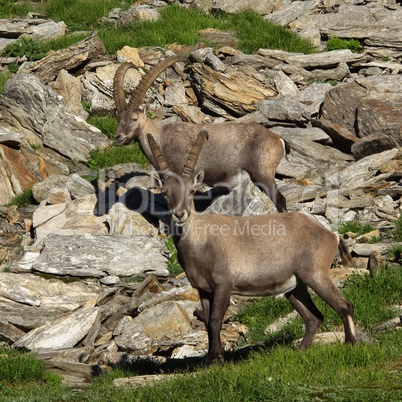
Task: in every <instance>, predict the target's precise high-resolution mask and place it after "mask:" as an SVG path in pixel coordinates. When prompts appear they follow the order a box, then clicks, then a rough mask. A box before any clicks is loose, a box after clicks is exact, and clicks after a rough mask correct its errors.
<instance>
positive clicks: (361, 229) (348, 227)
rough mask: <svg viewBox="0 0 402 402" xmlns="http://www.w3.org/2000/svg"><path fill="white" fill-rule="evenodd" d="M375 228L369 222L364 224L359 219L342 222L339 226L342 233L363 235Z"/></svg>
mask: <svg viewBox="0 0 402 402" xmlns="http://www.w3.org/2000/svg"><path fill="white" fill-rule="evenodd" d="M372 230H374V228H373V226H372V225H371V224H369V223H367V224H364V223H361V222H357V221H350V222H342V223H341V224H340V225H339V227H338V232H339V233H340V234H345V233H349V232H351V233H353V234H354V235H356V237H357V236H361V235H363V234H366V233H369V232H371V231H372Z"/></svg>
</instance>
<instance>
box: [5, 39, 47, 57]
mask: <svg viewBox="0 0 402 402" xmlns="http://www.w3.org/2000/svg"><path fill="white" fill-rule="evenodd" d="M1 55H2V56H3V57H22V56H25V57H26V58H27V59H28V60H29V61H35V60H40V59H42V58H43V57H45V56H46V52H45V51H44V49H43V45H42V44H41V42H39V41H35V40H32V39H31V38H25V37H24V38H22V39H18V40H17V41H15V42H13V43H10V44H8V45H7V46H6V47H5V48H4V49H3V50H2V52H1Z"/></svg>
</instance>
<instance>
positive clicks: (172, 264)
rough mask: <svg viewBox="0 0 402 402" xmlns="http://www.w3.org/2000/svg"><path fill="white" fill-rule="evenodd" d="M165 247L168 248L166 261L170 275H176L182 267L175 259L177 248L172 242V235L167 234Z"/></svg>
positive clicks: (181, 270)
mask: <svg viewBox="0 0 402 402" xmlns="http://www.w3.org/2000/svg"><path fill="white" fill-rule="evenodd" d="M166 247H167V249H168V250H169V260H168V262H167V265H168V270H169V274H170V276H173V277H174V276H177V275H179V274H181V273H182V272H183V268H182V267H181V265H180V264H179V261H178V260H177V250H176V246H175V245H174V242H173V237H172V236H169V237H168V238H167V240H166Z"/></svg>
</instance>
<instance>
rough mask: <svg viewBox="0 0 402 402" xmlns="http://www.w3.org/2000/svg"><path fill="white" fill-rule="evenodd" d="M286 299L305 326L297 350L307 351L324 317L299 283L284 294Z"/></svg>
mask: <svg viewBox="0 0 402 402" xmlns="http://www.w3.org/2000/svg"><path fill="white" fill-rule="evenodd" d="M286 297H287V299H288V300H289V302H290V304H291V305H292V306H293V308H294V309H295V310H296V311H297V312H298V313H299V314H300V316H301V318H302V319H303V321H304V323H305V325H306V332H305V334H304V337H303V340H302V342H301V344H300V346H299V348H300V349H307V348H308V347H309V346H310V345H311V344H312V342H313V339H314V336H315V334H316V333H317V331H318V328H319V327H320V326H321V324H322V322H323V319H324V317H323V315H322V314H321V313H320V311H319V310H318V308H317V307H316V306H315V304H314V302H313V300H312V299H311V296H310V294H309V292H308V289H307V286H306V285H305V284H304V283H301V282H300V283H299V284H298V285H297V287H296V288H295V289H293V290H292V291H291V292H289V293H286Z"/></svg>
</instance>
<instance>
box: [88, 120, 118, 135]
mask: <svg viewBox="0 0 402 402" xmlns="http://www.w3.org/2000/svg"><path fill="white" fill-rule="evenodd" d="M87 123H88V124H91V125H92V126H95V127H97V128H99V130H100V131H102V133H103V134H105V135H106V136H107V137H108V138H109V139H110V140H113V139H114V135H115V133H116V130H117V127H118V126H119V122H118V121H117V119H116V118H114V117H110V116H89V117H88V119H87Z"/></svg>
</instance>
